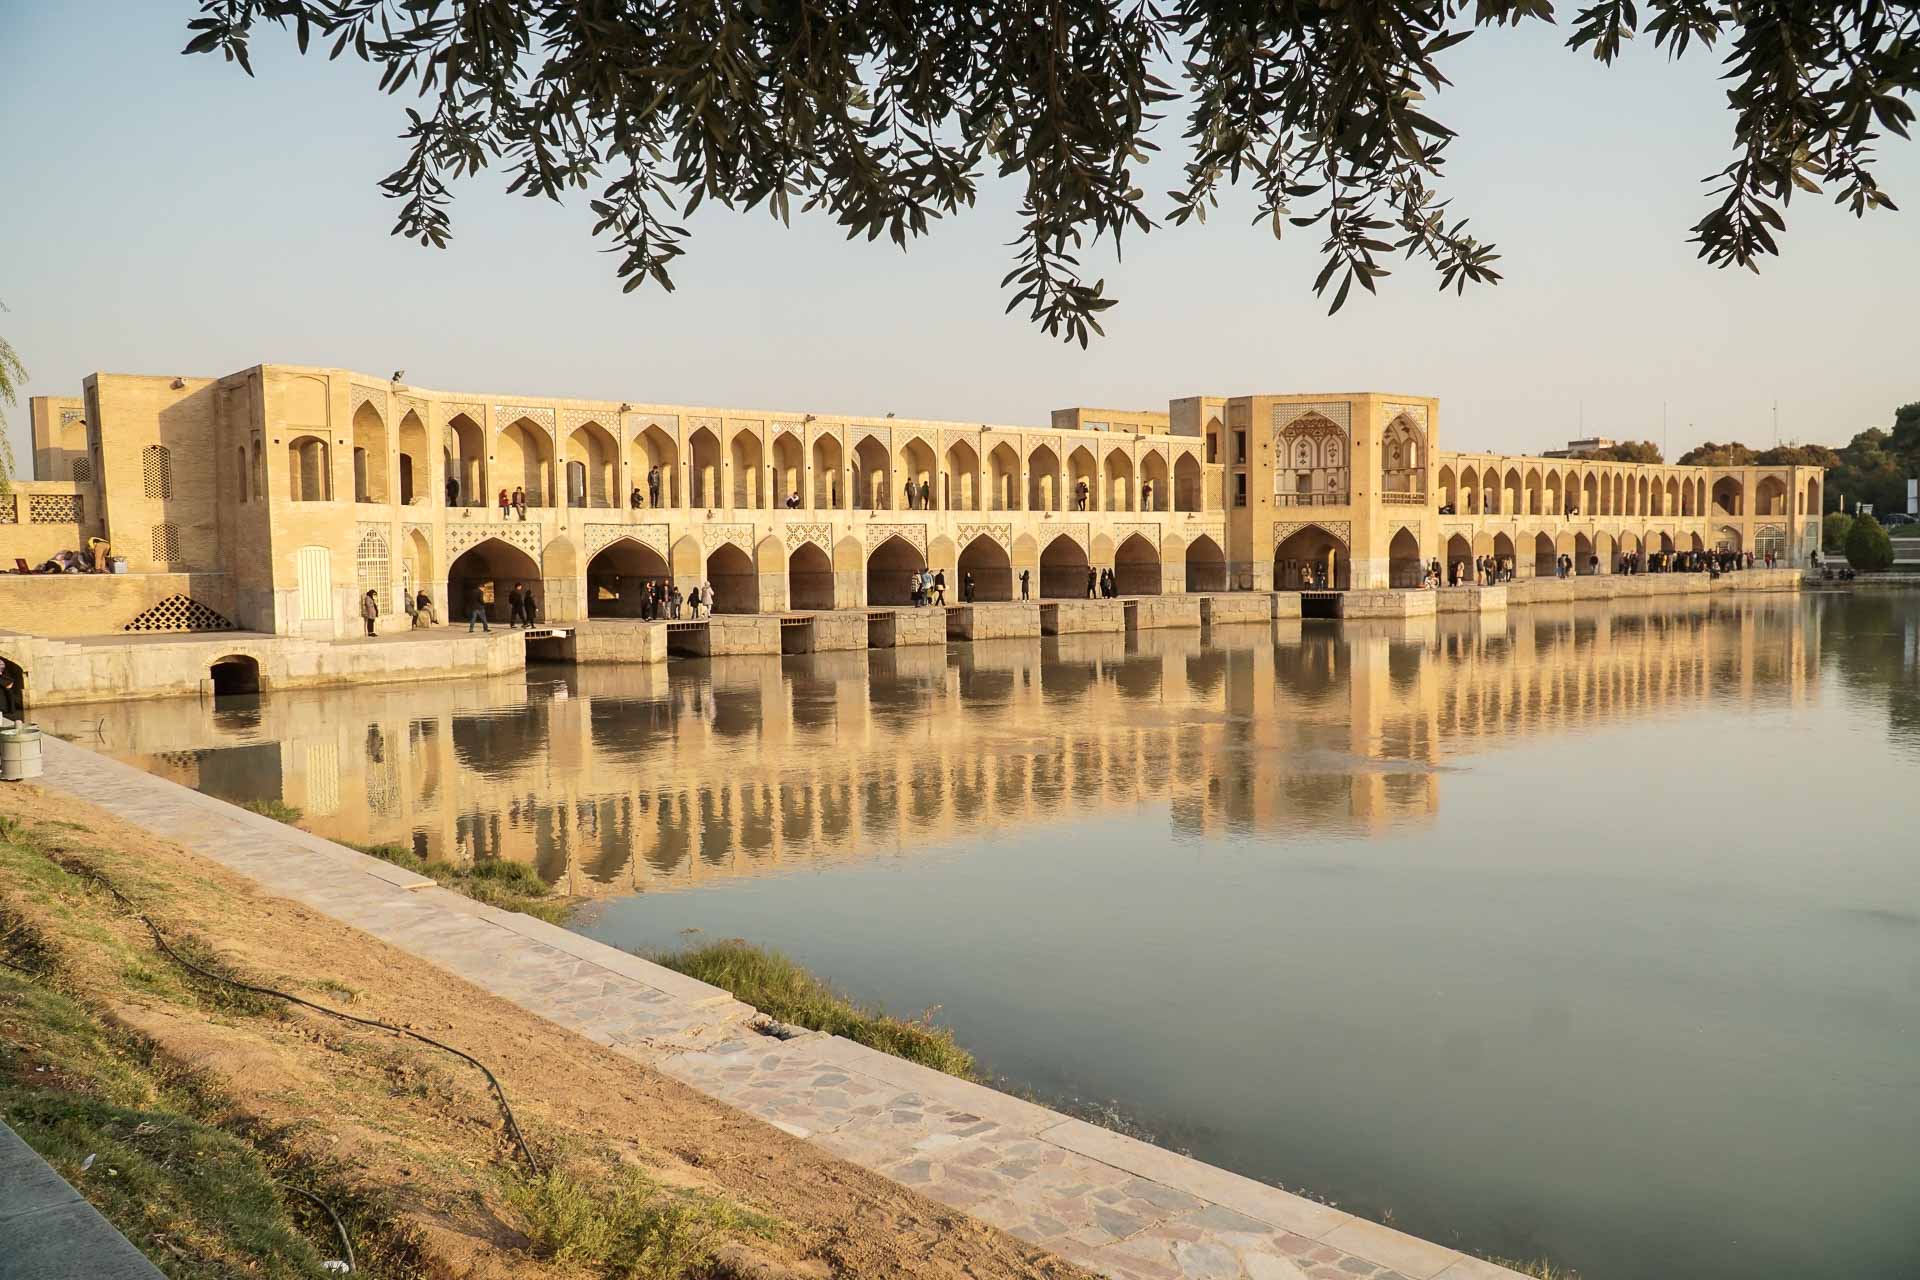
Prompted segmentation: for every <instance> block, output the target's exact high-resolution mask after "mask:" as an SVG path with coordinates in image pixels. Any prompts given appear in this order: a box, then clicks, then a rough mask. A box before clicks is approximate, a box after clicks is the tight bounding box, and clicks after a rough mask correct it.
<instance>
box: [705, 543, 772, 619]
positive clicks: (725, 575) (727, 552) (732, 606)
mask: <svg viewBox="0 0 1920 1280" xmlns="http://www.w3.org/2000/svg"><path fill="white" fill-rule="evenodd" d="M704 568H705V573H704V576H705V578H706V580H707V582H708V583H709V584H710V585H711V586H712V587H713V599H712V601H711V602H710V603H709V606H708V607H709V608H710V609H711V610H712V611H713V612H714V613H758V612H759V611H760V575H759V574H758V573H757V572H756V571H755V570H754V567H753V557H752V556H750V555H748V554H747V553H746V552H745V551H742V550H741V549H740V548H739V547H737V546H735V545H734V544H733V543H731V542H723V543H721V544H720V545H719V546H717V547H715V548H714V549H713V550H712V551H710V552H708V553H707V560H706V565H705V566H704Z"/></svg>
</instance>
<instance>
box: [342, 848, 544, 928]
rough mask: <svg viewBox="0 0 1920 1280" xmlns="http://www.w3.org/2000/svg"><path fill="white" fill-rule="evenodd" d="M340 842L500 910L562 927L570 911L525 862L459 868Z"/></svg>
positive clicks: (492, 861)
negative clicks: (556, 898) (514, 912)
mask: <svg viewBox="0 0 1920 1280" xmlns="http://www.w3.org/2000/svg"><path fill="white" fill-rule="evenodd" d="M342 843H344V844H347V845H348V847H350V848H354V849H358V850H359V851H360V852H362V853H364V854H366V855H368V856H369V857H373V858H378V859H380V860H381V861H382V862H391V863H392V864H393V865H394V866H396V867H400V868H402V869H404V870H407V871H411V872H413V873H414V874H415V875H417V876H426V877H427V878H428V879H429V880H432V881H433V882H434V883H436V884H438V885H439V886H440V887H441V888H443V889H451V890H453V891H454V892H455V893H461V894H465V895H466V896H467V897H469V898H472V899H473V900H474V901H476V902H484V903H486V904H487V905H488V906H490V907H498V908H500V909H501V910H502V911H518V912H521V913H522V914H524V915H530V916H533V917H534V918H536V919H539V920H545V921H546V922H547V923H548V924H563V923H565V921H566V918H567V916H568V914H569V912H570V911H571V910H572V908H571V907H570V906H569V905H568V904H567V903H566V902H563V901H556V900H554V893H553V889H552V887H551V886H550V885H548V884H547V882H546V881H545V880H542V879H541V878H540V873H539V872H537V871H535V870H534V869H533V868H532V867H530V866H528V865H527V864H525V863H524V862H507V861H505V860H503V859H499V858H484V859H481V860H480V861H478V862H472V863H468V864H466V865H462V864H460V863H457V862H441V861H438V860H429V859H427V858H423V857H421V856H420V855H419V854H417V853H415V852H414V851H413V850H411V849H408V848H404V847H402V846H401V845H397V844H353V843H351V842H350V841H342Z"/></svg>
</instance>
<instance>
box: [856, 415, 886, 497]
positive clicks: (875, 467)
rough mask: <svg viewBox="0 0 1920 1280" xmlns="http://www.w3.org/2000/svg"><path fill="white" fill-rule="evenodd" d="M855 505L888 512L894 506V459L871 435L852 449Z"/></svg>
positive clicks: (884, 446)
mask: <svg viewBox="0 0 1920 1280" xmlns="http://www.w3.org/2000/svg"><path fill="white" fill-rule="evenodd" d="M853 471H854V478H853V505H854V506H855V507H856V508H859V509H861V510H866V511H886V510H888V509H890V508H891V506H892V504H893V457H892V455H891V454H890V453H889V452H888V450H887V446H886V445H884V444H882V443H881V442H880V441H879V440H878V439H876V438H875V437H874V436H872V435H871V434H869V435H864V436H861V437H860V439H859V441H858V443H856V444H855V445H854V446H853Z"/></svg>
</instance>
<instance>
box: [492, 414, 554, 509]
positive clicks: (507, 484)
mask: <svg viewBox="0 0 1920 1280" xmlns="http://www.w3.org/2000/svg"><path fill="white" fill-rule="evenodd" d="M493 460H494V465H493V472H494V475H495V476H496V477H497V479H498V483H499V485H500V487H501V488H504V489H507V490H509V491H511V490H513V489H515V488H519V489H523V490H525V491H526V495H527V505H528V506H529V507H550V506H552V505H553V483H554V479H553V437H552V436H549V435H548V434H547V431H546V428H544V427H542V426H541V425H540V424H539V423H537V422H535V421H533V419H531V418H515V419H514V420H513V421H512V422H510V423H508V424H507V425H506V427H505V428H503V429H502V430H501V432H500V438H499V439H498V440H496V441H494V446H493Z"/></svg>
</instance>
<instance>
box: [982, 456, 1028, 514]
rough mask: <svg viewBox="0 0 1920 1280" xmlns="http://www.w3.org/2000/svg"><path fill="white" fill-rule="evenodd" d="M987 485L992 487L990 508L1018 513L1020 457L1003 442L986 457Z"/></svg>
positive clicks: (1019, 503)
mask: <svg viewBox="0 0 1920 1280" xmlns="http://www.w3.org/2000/svg"><path fill="white" fill-rule="evenodd" d="M987 469H988V473H989V474H988V477H987V483H988V484H989V485H991V486H992V502H991V506H992V508H993V510H995V511H1018V510H1019V509H1020V507H1021V505H1022V503H1021V496H1022V495H1021V493H1020V457H1019V455H1018V454H1016V453H1015V452H1014V451H1013V446H1012V445H1010V444H1008V443H1006V442H1005V441H1004V440H1003V441H1001V442H1000V443H999V444H996V445H995V446H993V452H992V453H990V454H988V455H987Z"/></svg>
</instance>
